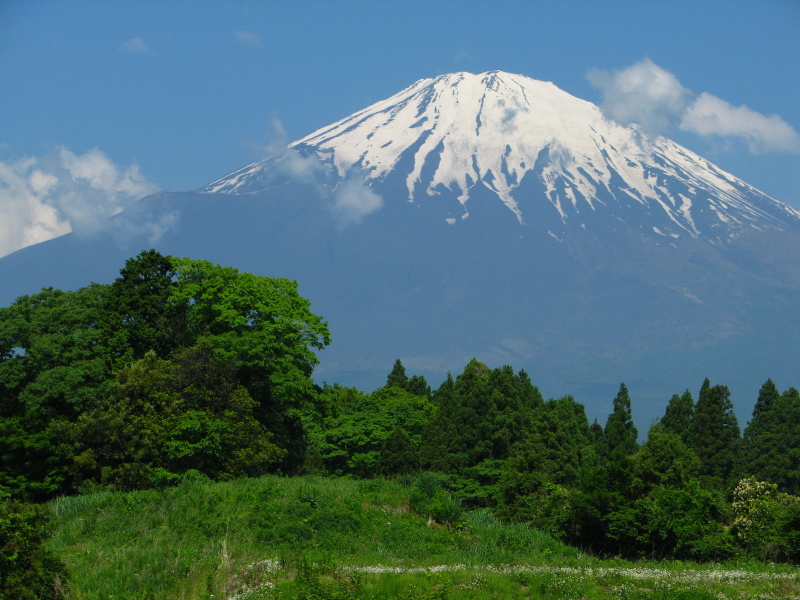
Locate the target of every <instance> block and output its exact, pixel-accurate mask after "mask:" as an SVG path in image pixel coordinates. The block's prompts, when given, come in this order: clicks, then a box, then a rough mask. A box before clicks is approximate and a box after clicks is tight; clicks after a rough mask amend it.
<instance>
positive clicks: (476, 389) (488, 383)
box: [422, 359, 542, 502]
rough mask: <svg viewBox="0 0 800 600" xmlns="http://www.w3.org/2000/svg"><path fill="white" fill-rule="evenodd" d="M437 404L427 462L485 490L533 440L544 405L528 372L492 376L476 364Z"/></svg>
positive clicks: (445, 388) (506, 370) (438, 395)
mask: <svg viewBox="0 0 800 600" xmlns="http://www.w3.org/2000/svg"><path fill="white" fill-rule="evenodd" d="M433 400H434V402H435V403H436V404H437V407H438V411H437V413H436V414H435V416H434V418H433V419H432V420H431V421H430V423H429V424H428V426H427V427H426V430H425V437H424V440H425V441H424V444H423V447H422V455H423V462H424V463H425V464H426V465H428V466H429V467H430V468H431V469H433V470H436V471H441V472H443V473H449V474H453V475H457V476H460V477H463V478H467V479H469V480H472V481H474V482H476V483H478V484H479V485H480V486H482V487H485V486H487V485H488V486H491V485H493V484H494V483H496V482H497V481H498V479H499V477H500V473H501V469H500V468H499V466H498V464H497V461H503V460H505V459H507V458H508V457H509V456H510V454H511V452H512V449H513V447H514V445H515V444H516V443H517V442H520V441H521V440H523V439H525V437H527V435H528V434H529V433H530V431H531V426H532V423H533V420H534V412H535V410H536V409H537V408H538V407H539V406H540V405H541V404H542V397H541V395H540V394H539V390H538V389H536V387H534V386H533V384H532V383H531V381H530V379H529V378H528V375H527V374H526V373H525V372H524V371H520V372H519V373H517V374H514V371H513V369H512V368H511V367H510V366H505V367H502V368H499V369H494V370H490V369H489V368H488V367H487V366H486V365H484V364H483V363H480V362H478V361H477V360H475V359H473V360H472V361H470V363H469V364H468V365H467V366H466V367H465V369H464V372H463V373H462V374H461V375H459V376H458V377H457V378H456V380H455V381H453V380H452V378H449V377H448V380H446V381H445V382H444V383H443V384H442V386H441V387H440V388H439V389H438V390H437V391H436V392H435V393H434V396H433ZM482 474H485V476H484V477H483V480H481V477H482ZM467 487H469V486H467ZM480 496H483V497H486V494H485V493H484V494H474V497H475V498H476V501H478V502H481V500H480V499H479V498H480Z"/></svg>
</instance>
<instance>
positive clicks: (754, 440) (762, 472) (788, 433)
mask: <svg viewBox="0 0 800 600" xmlns="http://www.w3.org/2000/svg"><path fill="white" fill-rule="evenodd" d="M739 458H740V460H739V465H738V469H737V472H738V473H739V475H740V476H742V477H746V476H750V475H752V476H755V477H756V478H757V479H759V480H761V481H769V482H771V483H774V484H777V485H778V488H779V489H780V490H781V491H782V492H785V493H789V494H793V495H796V496H797V495H800V393H798V391H797V390H796V389H794V388H789V389H788V390H786V392H784V393H783V394H780V395H777V389H775V386H774V384H773V383H772V381H771V380H768V381H767V382H766V383H765V384H764V386H763V387H762V388H761V393H760V394H759V399H758V401H757V402H756V407H755V409H754V410H753V419H752V420H751V421H750V423H749V424H748V425H747V428H746V429H745V430H744V436H743V440H742V450H741V452H740V457H739Z"/></svg>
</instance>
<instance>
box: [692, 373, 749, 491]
mask: <svg viewBox="0 0 800 600" xmlns="http://www.w3.org/2000/svg"><path fill="white" fill-rule="evenodd" d="M730 396H731V393H730V391H729V390H728V388H727V386H724V385H715V386H712V385H711V383H710V382H709V380H708V379H706V380H705V381H704V382H703V385H702V387H701V388H700V395H699V397H698V399H697V404H696V405H695V409H694V420H693V422H692V435H691V442H690V445H691V447H692V449H693V450H694V451H695V452H696V453H697V457H698V458H699V459H700V477H701V481H704V483H705V485H706V486H709V487H714V488H718V489H722V488H723V487H725V485H726V484H728V483H729V481H728V480H729V478H730V477H731V475H732V471H733V467H734V465H735V461H736V455H737V452H738V450H739V442H740V435H739V423H738V421H737V420H736V415H735V414H734V412H733V404H731V399H730Z"/></svg>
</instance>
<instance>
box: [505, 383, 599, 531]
mask: <svg viewBox="0 0 800 600" xmlns="http://www.w3.org/2000/svg"><path fill="white" fill-rule="evenodd" d="M591 445H592V438H591V435H590V431H589V422H588V420H587V419H586V413H585V412H584V409H583V406H582V405H581V404H579V403H577V402H575V400H574V399H573V398H572V397H571V396H565V397H564V398H560V399H558V400H549V401H547V402H545V403H544V405H543V406H542V407H541V409H540V410H538V411H537V413H536V420H535V421H534V423H533V424H532V427H531V434H530V436H529V437H528V438H526V439H525V440H523V441H522V442H520V443H519V444H517V446H516V449H515V452H514V454H513V455H512V456H511V457H510V458H509V459H508V460H507V461H506V465H505V467H504V469H503V474H502V477H501V479H500V482H499V483H498V485H497V501H498V512H499V514H501V515H503V516H504V517H506V518H510V519H514V520H520V521H524V522H526V523H529V524H531V525H532V526H533V527H537V528H539V529H543V530H545V531H549V532H551V533H553V534H555V535H559V534H560V533H561V532H562V531H563V529H564V528H565V527H566V523H567V519H568V518H569V511H570V497H571V495H572V494H571V492H570V489H569V487H571V486H574V485H575V483H576V481H577V479H578V472H579V471H580V469H581V468H582V467H583V465H584V464H585V463H586V461H587V460H592V459H593V458H594V452H593V449H592V448H591ZM565 486H568V487H565Z"/></svg>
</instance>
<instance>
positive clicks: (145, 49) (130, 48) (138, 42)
mask: <svg viewBox="0 0 800 600" xmlns="http://www.w3.org/2000/svg"><path fill="white" fill-rule="evenodd" d="M118 50H120V51H121V52H138V53H140V54H153V52H152V50H150V47H149V46H148V45H147V42H145V41H144V40H143V39H142V38H138V37H135V38H133V39H130V40H128V41H127V42H125V43H124V44H122V45H120V47H119V48H118Z"/></svg>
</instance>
